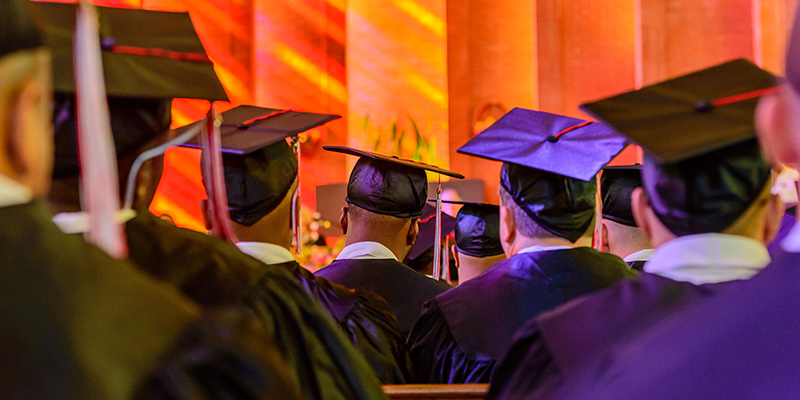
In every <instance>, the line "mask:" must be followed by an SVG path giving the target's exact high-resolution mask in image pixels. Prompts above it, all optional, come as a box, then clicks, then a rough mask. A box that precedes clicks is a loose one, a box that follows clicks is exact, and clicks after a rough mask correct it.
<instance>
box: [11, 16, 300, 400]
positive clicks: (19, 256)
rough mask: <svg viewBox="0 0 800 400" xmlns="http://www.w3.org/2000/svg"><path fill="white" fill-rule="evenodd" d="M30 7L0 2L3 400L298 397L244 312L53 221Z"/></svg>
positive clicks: (46, 85) (43, 69)
mask: <svg viewBox="0 0 800 400" xmlns="http://www.w3.org/2000/svg"><path fill="white" fill-rule="evenodd" d="M28 7H29V2H28V1H24V0H6V1H3V2H0V26H2V27H3V28H2V29H0V98H1V99H3V101H0V115H1V116H2V117H0V141H2V143H3V146H0V221H2V224H1V225H0V226H2V228H0V243H2V246H3V248H4V249H5V250H6V251H3V252H1V253H0V263H2V268H0V291H2V295H1V296H0V352H2V354H3V362H2V366H1V367H0V369H1V370H2V371H0V375H2V377H3V379H0V392H2V394H3V397H5V398H14V399H55V398H69V399H131V398H133V399H153V398H159V399H161V398H189V397H192V398H205V399H216V398H219V399H253V398H288V399H299V398H300V395H299V388H298V387H297V386H295V385H294V383H293V382H292V381H291V379H290V378H289V376H288V374H286V372H285V365H286V360H285V359H284V358H283V357H282V356H280V353H279V349H278V347H277V345H276V342H275V341H274V338H272V337H269V336H266V335H265V334H264V332H263V331H262V330H260V328H258V326H257V325H252V324H253V322H254V320H253V319H252V316H249V315H248V313H244V314H242V313H240V312H238V311H235V310H228V311H225V312H224V313H223V314H217V315H212V314H206V315H201V311H200V309H199V308H198V307H197V306H196V305H195V304H194V303H192V302H191V301H190V300H188V299H186V298H184V297H183V296H181V295H180V294H179V293H177V291H175V290H174V289H173V288H171V287H169V286H167V285H164V284H161V283H159V282H156V281H154V280H153V279H151V278H148V277H147V276H145V275H144V274H142V273H140V272H139V271H137V270H136V269H134V268H133V266H132V265H131V264H130V263H128V262H126V261H123V260H115V259H113V258H111V257H110V256H109V255H108V254H106V253H105V252H103V251H102V250H100V249H99V248H97V247H95V246H93V245H90V244H88V243H86V241H84V240H83V238H81V237H79V236H74V235H66V234H64V233H62V232H61V231H60V230H59V229H58V227H57V226H56V225H55V224H53V222H52V221H51V220H50V218H51V216H50V214H49V212H48V211H47V210H46V206H45V205H44V203H43V202H42V201H41V198H42V197H43V196H44V195H45V194H46V193H47V191H48V187H49V181H50V174H51V172H52V164H53V153H52V149H53V144H52V135H53V132H52V128H51V126H50V121H51V118H52V115H51V114H50V113H51V108H50V106H51V96H52V93H51V92H50V90H51V80H50V73H51V65H50V55H49V51H48V49H46V48H45V47H43V46H42V41H41V39H40V37H39V35H38V33H37V32H36V29H35V27H34V25H33V22H32V21H31V17H30V15H29V10H28V9H27V8H28ZM72 11H73V13H72V15H73V16H74V15H75V13H74V11H75V10H74V8H73V9H72Z"/></svg>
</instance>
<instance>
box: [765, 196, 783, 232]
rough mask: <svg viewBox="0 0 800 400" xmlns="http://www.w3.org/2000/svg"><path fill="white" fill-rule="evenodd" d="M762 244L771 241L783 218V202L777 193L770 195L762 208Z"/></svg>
mask: <svg viewBox="0 0 800 400" xmlns="http://www.w3.org/2000/svg"><path fill="white" fill-rule="evenodd" d="M764 213H765V215H764V244H769V243H772V241H773V240H775V237H776V236H777V235H778V231H779V230H780V228H781V221H782V220H783V213H784V204H783V201H782V200H781V197H780V196H778V195H775V194H773V195H770V196H769V198H768V199H767V205H766V206H765V209H764Z"/></svg>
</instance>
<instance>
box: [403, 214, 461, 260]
mask: <svg viewBox="0 0 800 400" xmlns="http://www.w3.org/2000/svg"><path fill="white" fill-rule="evenodd" d="M434 201H435V200H434ZM443 201H444V200H443ZM441 218H442V230H441V234H440V235H439V236H440V237H439V240H442V239H444V238H445V237H447V235H449V234H451V233H453V231H454V230H455V227H456V219H455V218H453V217H451V216H450V215H447V214H445V213H442V216H441ZM435 238H436V207H434V206H432V205H430V204H425V206H424V207H423V209H422V214H421V215H420V217H419V234H417V240H416V241H415V242H414V245H413V246H411V250H409V251H408V258H409V259H411V260H414V259H416V258H417V257H419V256H420V255H421V254H422V253H424V252H426V251H428V250H430V249H431V248H433V245H434V244H435V243H436V239H435Z"/></svg>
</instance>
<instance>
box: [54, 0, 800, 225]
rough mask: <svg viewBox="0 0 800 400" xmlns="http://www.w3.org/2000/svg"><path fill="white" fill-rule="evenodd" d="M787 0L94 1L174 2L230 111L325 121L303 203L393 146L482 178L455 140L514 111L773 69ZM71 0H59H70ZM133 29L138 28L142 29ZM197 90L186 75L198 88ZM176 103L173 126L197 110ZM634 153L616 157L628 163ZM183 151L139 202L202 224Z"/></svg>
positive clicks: (195, 173)
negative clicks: (148, 198)
mask: <svg viewBox="0 0 800 400" xmlns="http://www.w3.org/2000/svg"><path fill="white" fill-rule="evenodd" d="M797 1H798V0H670V1H663V0H570V1H566V0H504V1H495V0H450V1H446V0H96V1H95V4H97V5H106V6H114V7H131V8H145V9H152V10H164V11H188V12H189V13H190V15H191V17H192V20H193V21H194V24H195V26H196V28H197V30H198V34H199V36H200V38H201V40H202V41H203V44H204V45H205V47H206V50H207V51H208V53H209V55H210V56H211V58H212V60H213V61H214V62H215V68H216V70H217V73H218V74H219V76H220V79H221V80H222V83H223V84H224V85H225V88H226V90H227V92H228V95H229V97H230V99H231V104H223V105H221V107H220V108H221V110H225V109H227V108H229V107H231V106H232V105H237V104H255V105H259V106H264V107H272V108H290V109H293V110H301V111H315V112H323V113H334V114H339V115H341V116H342V117H343V118H342V119H341V120H338V121H335V122H332V123H330V124H328V125H327V126H326V127H324V128H319V129H316V130H314V131H312V132H310V133H309V134H308V135H306V137H305V138H304V143H303V145H302V156H303V157H302V158H303V159H302V165H301V176H302V190H303V202H304V203H305V204H306V205H307V206H308V207H310V208H311V209H314V208H315V205H316V204H315V202H316V201H317V200H319V201H325V199H315V198H314V192H315V191H314V188H315V187H316V186H317V185H322V184H329V183H336V182H344V181H346V180H347V176H348V172H349V168H350V167H351V166H352V163H353V162H354V160H347V159H346V158H345V157H343V156H337V155H331V154H326V152H324V151H322V149H321V146H322V145H324V144H349V145H351V146H354V147H359V148H364V149H371V150H378V151H381V152H386V153H393V154H396V155H399V156H402V157H407V158H415V159H418V160H422V161H424V162H428V163H434V164H438V165H441V166H444V167H450V168H452V169H454V170H456V171H459V172H461V173H463V174H464V175H466V176H467V177H469V178H476V179H483V180H484V181H485V183H486V185H485V197H486V198H487V199H488V200H489V201H492V200H495V201H496V199H497V194H496V187H497V182H498V171H499V163H494V162H489V161H482V160H475V159H474V158H470V157H467V156H463V155H460V154H458V153H456V149H457V148H458V147H459V146H461V145H462V144H464V143H465V142H466V141H467V140H469V139H470V138H471V137H472V136H474V135H475V134H476V133H478V132H480V130H481V129H483V128H485V127H486V126H488V125H490V124H491V123H492V122H493V121H494V120H496V119H497V118H499V117H500V116H502V115H503V113H504V112H506V111H507V110H509V109H511V108H513V107H527V108H534V109H540V110H543V111H549V112H556V113H562V114H567V115H572V116H576V117H584V118H585V117H586V116H585V115H583V114H582V113H581V112H580V111H579V110H578V108H577V106H578V104H580V103H582V102H586V101H591V100H596V99H598V98H602V97H604V96H609V95H613V94H616V93H619V92H623V91H627V90H631V89H634V88H637V87H640V86H641V85H646V84H650V83H654V82H657V81H660V80H664V79H667V78H669V77H672V76H676V75H679V74H683V73H687V72H691V71H693V70H697V69H701V68H704V67H706V66H709V65H712V64H715V63H719V62H723V61H726V60H730V59H733V58H737V57H745V58H749V59H752V60H754V61H755V62H756V63H758V64H760V65H762V66H763V67H765V68H767V69H769V70H771V71H773V72H776V73H780V72H782V71H781V65H782V62H783V51H784V45H785V35H786V32H787V30H788V28H789V24H790V23H791V18H792V14H793V10H794V7H795V6H796V4H797ZM69 2H73V1H69ZM142 29H147V27H142ZM198 84H200V83H198ZM207 110H208V103H207V102H202V101H186V100H178V101H176V102H175V104H174V106H173V125H174V126H181V125H184V124H186V123H189V122H192V121H194V120H196V119H199V118H201V117H202V116H203V115H204V114H205V112H206V111H207ZM640 159H641V151H640V150H639V149H636V148H631V149H629V150H627V151H626V152H625V153H623V155H621V157H620V158H619V159H618V160H617V161H616V163H618V164H624V163H632V162H636V161H639V160H640ZM204 197H205V195H204V193H203V188H202V183H201V181H200V174H199V154H198V152H196V151H190V150H184V149H172V150H170V151H168V153H167V157H166V168H165V171H164V175H163V177H162V181H161V184H160V187H159V193H158V194H157V196H156V198H155V200H154V202H153V204H152V205H151V209H152V210H153V211H154V212H155V213H156V214H164V213H166V214H169V215H171V216H172V218H173V219H174V220H175V222H176V223H177V224H178V225H181V226H186V227H190V228H193V229H198V230H201V229H203V225H202V217H201V215H200V212H199V202H200V200H201V199H203V198H204Z"/></svg>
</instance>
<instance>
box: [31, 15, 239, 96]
mask: <svg viewBox="0 0 800 400" xmlns="http://www.w3.org/2000/svg"><path fill="white" fill-rule="evenodd" d="M30 7H31V13H32V15H33V17H34V20H35V21H36V24H37V25H38V26H39V28H40V30H41V31H42V34H43V39H44V42H45V45H46V46H47V47H49V48H50V49H51V52H52V54H53V87H54V90H55V91H57V92H67V93H72V92H73V91H74V90H75V83H74V78H73V75H74V74H73V67H72V58H73V56H72V53H73V31H74V27H75V8H76V5H75V4H58V3H43V2H31V5H30ZM97 14H98V18H99V23H100V27H99V30H100V32H99V33H100V43H101V46H102V60H103V71H104V75H105V83H106V91H107V93H108V96H110V97H129V98H150V99H153V98H155V99H172V98H176V97H185V98H194V99H206V100H214V101H216V100H228V97H227V95H226V94H225V90H224V89H223V87H222V84H221V83H220V82H219V79H217V75H216V73H215V72H214V65H213V63H212V62H211V60H210V59H209V58H208V55H206V52H205V49H204V48H203V44H202V43H201V42H200V39H199V38H198V37H197V34H196V33H195V29H194V26H193V25H192V20H191V19H190V18H189V14H188V13H176V12H159V11H148V10H139V9H127V8H109V7H97Z"/></svg>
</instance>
